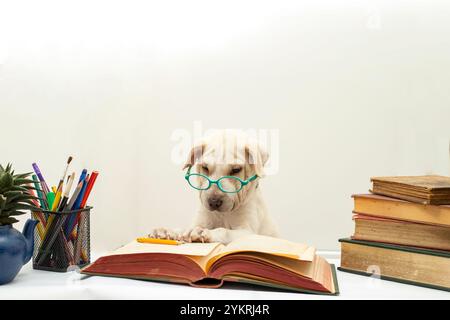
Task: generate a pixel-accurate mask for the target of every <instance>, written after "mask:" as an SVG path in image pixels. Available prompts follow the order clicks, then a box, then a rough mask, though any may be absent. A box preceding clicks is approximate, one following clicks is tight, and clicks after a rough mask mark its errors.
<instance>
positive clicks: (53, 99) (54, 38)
mask: <svg viewBox="0 0 450 320" xmlns="http://www.w3.org/2000/svg"><path fill="white" fill-rule="evenodd" d="M449 34H450V3H448V2H447V1H392V0H391V1H317V0H316V1H272V2H266V1H222V2H216V1H171V0H169V1H167V0H166V1H143V2H132V1H126V2H125V1H123V2H111V1H103V2H98V1H77V2H72V3H71V4H68V3H66V2H62V1H54V2H49V1H39V2H38V1H30V2H23V1H4V2H3V1H1V0H0V129H1V138H0V145H1V147H0V161H1V162H2V163H6V162H8V161H12V162H13V163H14V164H15V167H16V169H17V171H29V170H31V163H32V162H34V161H37V162H38V163H39V165H40V167H41V169H42V171H43V173H44V175H45V176H46V179H47V180H48V181H49V183H50V184H57V181H58V179H59V176H60V175H61V172H62V170H63V167H64V163H65V160H66V159H67V157H68V155H73V156H74V157H75V160H74V163H73V166H72V169H76V170H77V172H78V173H79V172H80V171H81V169H82V168H83V167H87V168H88V169H90V170H95V169H97V170H99V171H100V176H99V178H98V180H97V185H96V187H95V189H94V191H93V194H92V198H91V201H90V204H91V205H93V206H94V207H95V208H94V210H93V212H92V213H93V215H92V230H91V234H92V246H93V248H94V250H97V251H102V250H109V249H113V248H115V247H117V246H119V245H120V244H122V243H124V242H128V241H130V240H131V239H133V238H135V237H136V236H137V235H141V234H145V233H146V232H148V231H149V230H150V229H152V228H153V227H157V226H167V227H184V226H187V224H188V223H189V222H190V220H191V218H192V217H193V215H194V212H195V210H196V206H197V197H196V194H195V192H193V191H192V190H191V189H189V188H188V187H187V185H186V184H185V181H184V179H183V172H182V171H181V166H180V165H179V164H176V163H173V161H172V160H171V151H172V148H173V147H174V146H175V142H174V141H172V140H171V135H172V133H173V132H174V130H176V129H186V130H189V131H192V130H193V127H194V121H201V123H202V125H203V127H204V129H205V130H206V129H209V128H243V129H248V128H262V129H268V130H270V129H275V130H279V134H280V154H279V159H280V166H279V171H278V173H277V174H274V175H271V176H268V177H267V178H266V179H265V181H264V182H263V183H262V187H263V192H264V194H265V196H266V198H267V202H268V206H269V208H270V212H271V214H272V215H273V216H274V218H275V220H276V221H277V223H278V225H279V228H280V230H281V232H282V235H283V236H284V237H285V238H288V239H291V240H295V241H299V242H306V243H308V244H311V245H314V246H317V247H318V248H319V249H323V250H336V249H338V247H339V246H338V242H337V239H338V238H340V237H345V236H349V235H350V234H351V232H352V228H353V223H352V221H351V210H352V201H351V198H350V196H351V194H352V193H361V192H367V190H368V189H369V186H370V183H369V178H370V177H371V176H377V175H400V174H411V175H413V174H428V173H436V174H444V175H448V174H449V140H450V125H449V120H450V90H449V83H450V37H449ZM23 221H24V218H23V219H22V221H21V223H20V224H18V225H17V227H18V228H20V227H21V225H22V224H23Z"/></svg>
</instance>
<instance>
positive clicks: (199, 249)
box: [109, 241, 221, 257]
mask: <svg viewBox="0 0 450 320" xmlns="http://www.w3.org/2000/svg"><path fill="white" fill-rule="evenodd" d="M218 246H221V244H220V243H184V244H180V245H178V246H173V245H167V244H153V243H139V242H137V241H133V242H130V243H128V244H126V245H124V246H123V247H121V248H119V249H117V250H115V251H113V252H112V253H110V254H109V255H110V256H113V255H122V254H142V253H144V254H145V253H170V254H181V255H184V256H199V257H205V256H208V255H210V254H211V253H212V252H213V251H214V249H216V248H217V247H218Z"/></svg>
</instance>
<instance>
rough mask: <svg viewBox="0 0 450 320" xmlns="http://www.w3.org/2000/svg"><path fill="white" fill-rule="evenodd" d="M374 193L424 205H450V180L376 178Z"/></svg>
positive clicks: (441, 178)
mask: <svg viewBox="0 0 450 320" xmlns="http://www.w3.org/2000/svg"><path fill="white" fill-rule="evenodd" d="M371 181H372V182H373V188H372V190H371V191H372V192H373V193H375V194H380V195H384V196H388V197H394V198H399V199H403V200H406V201H411V202H417V203H422V204H436V205H440V204H450V178H449V177H444V176H432V175H430V176H397V177H374V178H371Z"/></svg>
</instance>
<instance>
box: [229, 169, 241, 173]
mask: <svg viewBox="0 0 450 320" xmlns="http://www.w3.org/2000/svg"><path fill="white" fill-rule="evenodd" d="M241 171H242V168H233V169H231V174H238V173H239V172H241Z"/></svg>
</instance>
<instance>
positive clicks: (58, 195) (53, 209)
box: [52, 184, 63, 211]
mask: <svg viewBox="0 0 450 320" xmlns="http://www.w3.org/2000/svg"><path fill="white" fill-rule="evenodd" d="M62 189H63V184H60V185H59V188H58V190H56V195H55V201H53V206H52V211H56V209H58V206H59V201H60V200H61V194H62Z"/></svg>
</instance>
